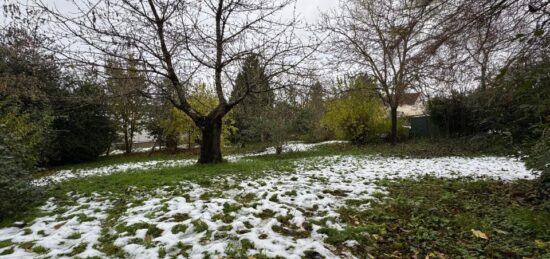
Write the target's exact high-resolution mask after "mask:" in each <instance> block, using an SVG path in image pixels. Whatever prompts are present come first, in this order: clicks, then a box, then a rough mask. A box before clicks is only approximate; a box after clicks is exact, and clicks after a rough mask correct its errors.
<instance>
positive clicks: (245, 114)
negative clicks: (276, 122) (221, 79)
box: [231, 55, 275, 144]
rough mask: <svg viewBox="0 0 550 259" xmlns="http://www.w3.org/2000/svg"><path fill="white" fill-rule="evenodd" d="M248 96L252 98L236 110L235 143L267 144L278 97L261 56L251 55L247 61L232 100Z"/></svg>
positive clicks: (239, 76) (238, 77)
mask: <svg viewBox="0 0 550 259" xmlns="http://www.w3.org/2000/svg"><path fill="white" fill-rule="evenodd" d="M247 92H248V93H250V95H249V96H248V97H247V98H246V99H245V100H244V101H243V102H241V103H240V104H239V105H237V106H236V107H235V108H234V110H233V116H234V126H235V127H236V128H237V132H236V133H235V134H234V135H233V137H232V141H233V142H237V143H243V144H244V143H252V142H261V143H265V142H267V141H269V138H270V135H271V133H270V123H269V116H268V113H269V111H270V110H271V109H272V107H273V104H274V102H275V94H274V93H273V91H270V87H269V82H268V78H267V76H266V73H265V69H264V68H263V67H262V66H261V64H260V57H259V56H258V55H250V56H248V57H247V58H246V60H245V61H244V63H243V65H242V68H241V71H240V73H239V75H238V76H237V80H236V82H235V89H234V90H233V93H232V95H231V98H232V99H233V100H234V99H236V98H239V97H240V96H243V95H244V94H246V93H247Z"/></svg>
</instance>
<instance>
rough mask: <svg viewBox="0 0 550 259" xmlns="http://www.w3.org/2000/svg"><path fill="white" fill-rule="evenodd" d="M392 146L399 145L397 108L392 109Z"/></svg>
mask: <svg viewBox="0 0 550 259" xmlns="http://www.w3.org/2000/svg"><path fill="white" fill-rule="evenodd" d="M390 137H391V144H392V145H397V107H391V136H390Z"/></svg>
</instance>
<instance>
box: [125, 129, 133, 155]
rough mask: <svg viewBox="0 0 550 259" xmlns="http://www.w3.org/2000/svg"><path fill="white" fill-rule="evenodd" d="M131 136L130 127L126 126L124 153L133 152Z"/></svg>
mask: <svg viewBox="0 0 550 259" xmlns="http://www.w3.org/2000/svg"><path fill="white" fill-rule="evenodd" d="M129 138H130V136H128V128H127V127H124V153H126V154H131V153H132V147H131V146H130V139H129Z"/></svg>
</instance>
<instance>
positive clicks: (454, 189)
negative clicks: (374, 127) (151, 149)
mask: <svg viewBox="0 0 550 259" xmlns="http://www.w3.org/2000/svg"><path fill="white" fill-rule="evenodd" d="M464 146H465V145H460V144H459V143H448V142H439V141H434V142H428V141H422V142H409V143H405V144H400V145H398V146H396V147H392V146H390V145H373V146H367V147H354V146H350V145H346V144H337V145H325V146H319V147H317V148H315V149H312V150H309V151H305V152H291V153H287V154H283V155H281V156H275V155H264V156H253V157H245V158H242V159H238V160H235V161H233V162H228V163H223V164H218V165H191V166H185V167H177V166H176V167H166V168H164V167H159V168H154V169H147V170H130V171H127V172H124V173H113V174H109V175H102V176H91V177H86V178H74V179H67V180H65V181H63V182H61V183H59V184H55V185H50V186H48V187H47V188H46V195H45V197H46V198H48V201H47V202H46V201H45V202H44V203H43V204H40V206H37V208H36V209H34V210H32V211H31V212H29V213H27V214H25V215H21V216H20V217H17V218H13V219H8V220H6V221H4V222H2V223H1V224H0V226H1V227H0V258H2V255H7V256H15V257H25V256H37V255H43V256H51V257H54V258H55V257H63V256H69V257H74V256H78V257H80V258H87V257H90V258H93V257H140V258H170V257H177V256H183V257H194V258H195V257H206V258H208V257H214V258H216V257H220V256H221V257H230V258H248V257H250V256H253V257H255V258H275V257H279V258H322V257H325V258H332V257H344V258H346V257H352V256H354V257H358V258H369V257H370V258H403V257H405V258H410V257H416V258H418V257H422V258H426V257H430V258H456V257H463V258H480V257H490V258H548V257H549V254H550V204H549V203H548V202H543V201H539V200H537V199H535V198H534V195H533V194H532V193H531V191H532V190H533V184H534V180H531V179H533V178H534V177H533V176H529V174H530V172H528V171H527V170H525V168H524V166H523V164H522V163H521V162H518V161H516V160H514V159H508V158H498V157H480V156H484V155H494V154H495V152H497V153H496V154H499V155H500V154H502V152H501V151H498V150H493V151H490V152H487V151H478V150H476V149H473V148H467V147H466V148H465V147H464ZM508 152H511V151H508ZM226 153H231V154H238V153H239V152H238V151H235V150H231V151H228V152H226ZM195 158H196V154H195V153H193V152H190V153H180V154H167V153H155V154H153V155H152V156H148V155H147V154H138V155H132V156H115V157H105V158H102V159H101V160H100V161H97V162H94V163H89V164H84V165H75V166H68V167H64V168H61V169H64V170H67V169H69V170H78V169H84V170H86V169H94V168H97V167H105V166H114V165H117V164H127V163H140V162H147V161H151V160H159V161H162V160H177V159H192V160H194V159H195ZM57 170H59V168H57ZM51 173H54V170H51V171H50V174H51ZM500 176H502V177H504V179H508V181H501V180H496V179H495V178H498V177H500ZM524 178H527V179H524ZM15 221H22V222H19V224H17V227H15V228H14V227H12V226H13V225H14V222H15Z"/></svg>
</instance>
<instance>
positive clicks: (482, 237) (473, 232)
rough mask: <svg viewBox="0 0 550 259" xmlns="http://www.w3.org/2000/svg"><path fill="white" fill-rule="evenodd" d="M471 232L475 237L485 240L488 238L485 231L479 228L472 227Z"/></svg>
mask: <svg viewBox="0 0 550 259" xmlns="http://www.w3.org/2000/svg"><path fill="white" fill-rule="evenodd" d="M472 234H474V236H475V237H477V238H481V239H485V240H488V239H489V237H488V236H487V234H485V233H483V232H481V231H479V230H475V229H472Z"/></svg>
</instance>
